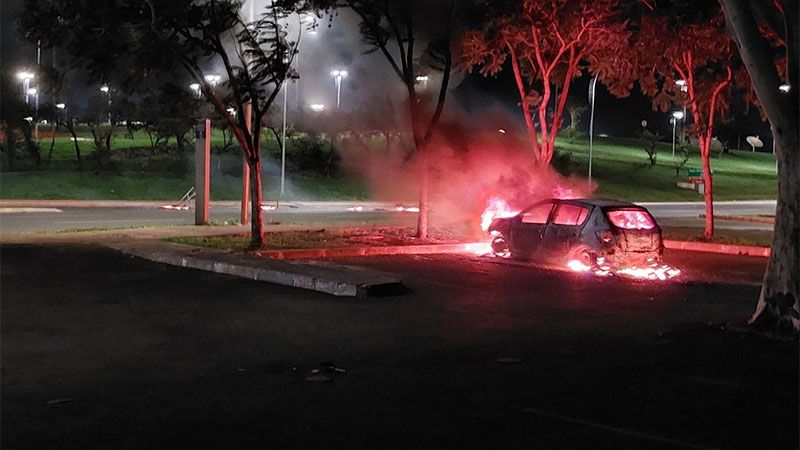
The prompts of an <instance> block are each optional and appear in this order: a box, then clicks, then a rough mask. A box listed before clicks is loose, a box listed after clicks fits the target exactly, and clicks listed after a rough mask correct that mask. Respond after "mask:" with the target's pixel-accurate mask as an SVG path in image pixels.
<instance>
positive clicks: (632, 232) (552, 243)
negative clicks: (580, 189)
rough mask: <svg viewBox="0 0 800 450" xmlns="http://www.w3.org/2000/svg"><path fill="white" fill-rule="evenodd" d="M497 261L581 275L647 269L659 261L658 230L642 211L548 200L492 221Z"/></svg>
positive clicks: (661, 245)
mask: <svg viewBox="0 0 800 450" xmlns="http://www.w3.org/2000/svg"><path fill="white" fill-rule="evenodd" d="M488 231H489V232H490V234H491V236H492V252H493V253H494V254H495V255H497V256H502V257H512V258H515V259H525V260H533V261H539V262H542V263H546V264H557V265H559V266H562V267H563V266H564V265H567V264H570V265H581V266H582V267H585V268H586V270H593V269H601V268H603V269H606V270H607V269H620V268H625V267H636V266H643V265H650V264H654V263H657V262H659V261H660V260H661V257H662V255H663V253H664V243H663V241H662V238H661V228H660V227H659V226H658V224H657V223H656V220H655V219H654V218H653V216H652V215H651V214H650V212H648V211H647V209H645V208H643V207H641V206H638V205H634V204H632V203H626V202H620V201H616V200H600V199H569V200H561V199H550V200H545V201H542V202H539V203H536V204H534V205H532V206H530V207H528V208H526V209H524V210H522V212H520V213H519V214H517V215H515V216H512V217H505V218H498V219H495V220H493V221H492V223H491V225H490V226H489V229H488Z"/></svg>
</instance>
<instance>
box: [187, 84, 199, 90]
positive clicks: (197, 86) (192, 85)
mask: <svg viewBox="0 0 800 450" xmlns="http://www.w3.org/2000/svg"><path fill="white" fill-rule="evenodd" d="M189 88H191V89H192V90H193V91H199V90H200V83H192V84H190V85H189Z"/></svg>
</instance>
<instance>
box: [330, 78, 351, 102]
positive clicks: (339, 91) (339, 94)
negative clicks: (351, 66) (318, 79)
mask: <svg viewBox="0 0 800 450" xmlns="http://www.w3.org/2000/svg"><path fill="white" fill-rule="evenodd" d="M331 76H332V77H333V78H334V80H336V108H337V109H338V108H339V105H340V103H341V98H342V80H343V79H345V78H347V71H346V70H342V69H334V70H331Z"/></svg>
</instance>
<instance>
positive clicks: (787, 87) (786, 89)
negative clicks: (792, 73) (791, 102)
mask: <svg viewBox="0 0 800 450" xmlns="http://www.w3.org/2000/svg"><path fill="white" fill-rule="evenodd" d="M778 90H780V91H781V92H783V93H784V94H788V93H789V91H791V90H792V87H791V86H790V85H788V84H782V85H780V86H778Z"/></svg>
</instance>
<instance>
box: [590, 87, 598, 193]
mask: <svg viewBox="0 0 800 450" xmlns="http://www.w3.org/2000/svg"><path fill="white" fill-rule="evenodd" d="M596 87H597V75H595V76H594V78H592V81H590V82H589V103H591V104H592V112H591V114H590V115H589V183H590V184H591V183H592V149H593V147H594V100H595V95H594V94H595V90H596V89H595V88H596Z"/></svg>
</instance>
